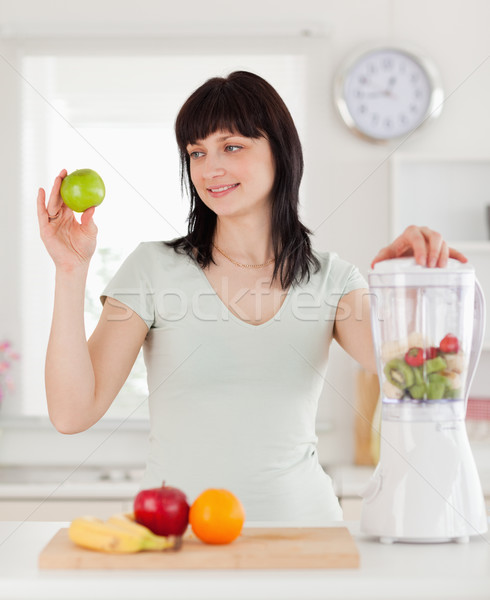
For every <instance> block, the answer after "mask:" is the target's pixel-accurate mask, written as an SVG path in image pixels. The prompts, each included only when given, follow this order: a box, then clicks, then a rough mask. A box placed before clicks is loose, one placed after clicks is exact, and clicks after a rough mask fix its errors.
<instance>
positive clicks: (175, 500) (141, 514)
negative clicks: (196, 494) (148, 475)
mask: <svg viewBox="0 0 490 600" xmlns="http://www.w3.org/2000/svg"><path fill="white" fill-rule="evenodd" d="M134 518H135V520H136V521H137V522H138V523H140V524H141V525H144V526H145V527H148V529H150V530H151V531H153V533H155V534H156V535H182V534H183V533H184V531H185V530H186V529H187V525H188V524H189V504H188V503H187V497H186V495H185V494H184V492H182V491H181V490H178V489H177V488H174V487H169V486H166V485H165V482H164V483H163V484H162V487H159V488H152V489H149V490H141V492H139V493H138V494H137V495H136V497H135V499H134Z"/></svg>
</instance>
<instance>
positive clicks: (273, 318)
mask: <svg viewBox="0 0 490 600" xmlns="http://www.w3.org/2000/svg"><path fill="white" fill-rule="evenodd" d="M189 258H190V260H191V262H192V263H193V265H194V267H195V268H196V269H197V270H198V271H199V273H200V275H201V277H202V278H203V279H204V281H205V283H206V285H207V287H208V288H209V289H210V290H212V292H213V294H214V296H215V297H216V299H217V301H218V304H219V305H221V307H222V308H224V309H225V311H226V313H227V314H228V315H229V316H230V318H231V319H233V320H234V321H235V322H236V323H238V324H239V325H242V326H243V327H249V328H252V329H255V330H259V329H261V328H265V327H268V326H269V325H271V324H272V323H274V322H275V321H278V320H279V318H280V316H281V314H282V311H283V309H284V307H285V306H286V304H287V302H288V301H289V298H290V296H291V294H292V289H293V284H291V285H290V286H289V289H288V291H287V293H286V296H285V297H284V300H283V301H282V303H281V306H280V307H279V308H278V310H277V312H276V313H275V314H274V315H273V316H272V317H271V318H270V319H268V320H267V321H265V322H264V323H259V324H258V325H252V324H251V323H247V322H246V321H244V320H243V319H240V317H237V316H236V315H235V314H234V313H233V312H232V311H231V310H230V309H229V308H228V306H227V305H226V304H225V303H224V302H223V300H222V299H221V297H220V295H219V294H218V292H217V291H216V290H215V289H214V287H213V285H212V284H211V282H210V281H209V279H208V278H207V277H206V273H205V272H204V270H203V268H202V267H201V266H200V265H199V263H198V262H197V261H196V260H195V259H194V258H191V257H189Z"/></svg>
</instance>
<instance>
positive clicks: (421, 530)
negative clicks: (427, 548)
mask: <svg viewBox="0 0 490 600" xmlns="http://www.w3.org/2000/svg"><path fill="white" fill-rule="evenodd" d="M368 280H369V291H370V295H371V326H372V331H373V342H374V348H375V352H376V360H377V370H378V376H379V380H380V390H381V405H382V406H381V410H382V413H381V415H382V416H381V435H380V438H381V441H380V458H379V463H378V465H377V467H376V469H375V471H374V474H373V476H372V478H371V479H370V481H369V482H368V484H367V486H366V488H365V490H364V491H363V493H362V496H363V503H362V512H361V531H362V532H363V533H366V534H368V535H373V536H376V537H378V538H379V539H380V541H381V542H385V543H392V542H395V541H399V542H428V543H431V542H448V541H457V542H466V541H468V540H469V537H470V536H473V535H478V534H483V533H485V532H486V531H487V528H488V525H487V517H486V511H485V503H484V498H483V493H482V488H481V484H480V479H479V476H478V472H477V469H476V465H475V461H474V458H473V454H472V451H471V448H470V445H469V441H468V436H467V432H466V427H465V415H466V405H467V402H468V393H469V388H470V385H471V381H472V378H473V375H474V373H475V369H476V366H477V363H478V360H479V357H480V352H481V347H482V343H483V334H484V329H485V300H484V296H483V293H482V290H481V287H480V285H479V283H478V281H477V279H476V277H475V272H474V268H473V267H472V266H471V265H469V264H467V263H465V264H463V263H461V262H459V261H457V260H454V259H449V261H448V265H447V267H446V268H428V267H423V266H420V265H417V264H416V263H415V260H414V259H413V258H400V259H393V260H387V261H383V262H380V263H377V264H376V265H375V267H374V269H372V270H371V271H370V272H369V274H368Z"/></svg>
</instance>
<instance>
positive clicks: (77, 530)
mask: <svg viewBox="0 0 490 600" xmlns="http://www.w3.org/2000/svg"><path fill="white" fill-rule="evenodd" d="M68 535H69V537H70V539H71V540H72V542H74V543H75V544H77V545H78V546H82V547H83V548H89V549H90V550H98V551H99V552H112V553H118V554H128V553H132V552H140V551H141V550H178V549H179V548H180V547H181V545H182V538H180V537H176V536H168V537H165V536H160V535H155V534H154V533H152V532H151V531H150V530H149V529H148V528H147V527H144V526H143V525H140V524H139V523H136V521H135V520H134V516H133V515H132V514H131V513H121V514H117V515H113V516H112V517H110V518H109V519H108V520H107V521H102V520H101V519H97V518H96V517H79V518H77V519H74V520H73V521H72V522H71V524H70V528H69V529H68Z"/></svg>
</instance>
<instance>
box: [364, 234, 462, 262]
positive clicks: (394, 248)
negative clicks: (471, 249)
mask: <svg viewBox="0 0 490 600" xmlns="http://www.w3.org/2000/svg"><path fill="white" fill-rule="evenodd" d="M402 256H414V257H415V262H416V263H417V264H419V265H422V266H427V267H445V266H446V265H447V259H448V258H456V259H457V260H459V261H461V262H467V261H468V259H467V258H466V256H464V254H462V253H461V252H459V251H458V250H455V249H454V248H449V246H448V245H447V243H446V242H445V241H444V240H443V238H442V235H441V234H440V233H438V232H437V231H433V230H432V229H429V228H428V227H417V226H416V225H410V226H409V227H407V228H406V229H405V231H404V232H403V233H402V234H401V235H400V236H398V237H397V238H396V240H394V241H393V242H392V243H391V244H390V245H389V246H386V247H385V248H382V249H381V250H380V251H379V252H378V254H377V255H376V256H375V257H374V259H373V262H372V263H371V268H372V267H374V265H375V264H376V263H378V262H381V261H382V260H388V259H390V258H399V257H402Z"/></svg>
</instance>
